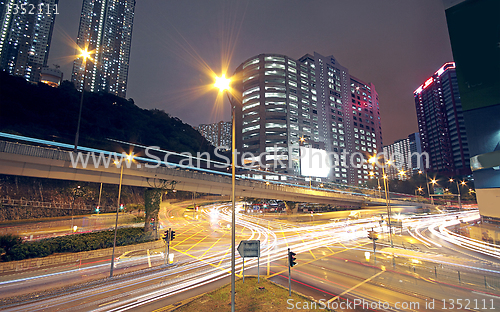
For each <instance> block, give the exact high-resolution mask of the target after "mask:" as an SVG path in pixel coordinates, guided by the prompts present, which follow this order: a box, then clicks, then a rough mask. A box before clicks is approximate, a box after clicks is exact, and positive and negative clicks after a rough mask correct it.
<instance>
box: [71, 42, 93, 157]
mask: <svg viewBox="0 0 500 312" xmlns="http://www.w3.org/2000/svg"><path fill="white" fill-rule="evenodd" d="M91 54H92V53H91V52H90V51H88V50H87V48H85V50H80V55H78V57H80V58H82V59H83V61H82V65H83V87H82V96H81V97H80V110H79V112H78V125H77V126H76V134H75V148H74V150H73V151H74V152H75V153H76V152H77V150H78V139H79V138H80V123H81V120H82V107H83V93H85V81H86V71H87V59H92V58H91Z"/></svg>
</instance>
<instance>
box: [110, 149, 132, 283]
mask: <svg viewBox="0 0 500 312" xmlns="http://www.w3.org/2000/svg"><path fill="white" fill-rule="evenodd" d="M132 160H133V156H132V155H127V157H126V161H127V162H131V161H132ZM114 164H115V165H118V164H120V184H119V185H118V202H117V203H116V221H115V237H114V238H113V252H112V254H111V268H110V269H109V277H113V268H114V266H115V248H116V233H117V232H118V212H119V211H120V197H121V194H122V180H123V167H124V166H123V163H122V162H118V161H115V163H114Z"/></svg>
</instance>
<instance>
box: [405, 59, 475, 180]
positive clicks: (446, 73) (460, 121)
mask: <svg viewBox="0 0 500 312" xmlns="http://www.w3.org/2000/svg"><path fill="white" fill-rule="evenodd" d="M413 95H414V98H415V107H416V110H417V119H418V128H419V132H420V139H421V144H422V150H423V151H424V152H427V153H428V154H429V160H430V167H429V169H428V171H430V172H438V173H441V174H444V175H448V176H454V175H466V174H470V172H471V171H470V168H469V147H468V143H467V135H466V133H465V125H464V116H463V112H462V103H461V101H460V93H459V91H458V84H457V74H456V71H455V63H454V62H449V63H446V64H444V65H443V66H442V67H441V68H439V69H438V70H437V71H436V72H435V73H434V75H432V77H430V78H429V79H427V80H426V81H425V82H424V83H423V84H422V85H420V87H418V89H417V90H415V91H414V92H413Z"/></svg>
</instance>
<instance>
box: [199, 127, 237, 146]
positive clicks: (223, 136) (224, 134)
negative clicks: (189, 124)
mask: <svg viewBox="0 0 500 312" xmlns="http://www.w3.org/2000/svg"><path fill="white" fill-rule="evenodd" d="M231 125H232V123H231V122H230V121H229V122H226V121H219V122H216V123H212V124H202V125H199V126H198V127H197V128H196V130H198V131H199V132H200V133H201V135H202V136H203V137H204V138H205V139H207V141H209V142H210V143H211V144H212V145H213V146H215V147H219V146H226V147H227V149H228V150H229V149H231V131H232V128H231Z"/></svg>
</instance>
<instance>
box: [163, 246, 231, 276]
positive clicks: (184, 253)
mask: <svg viewBox="0 0 500 312" xmlns="http://www.w3.org/2000/svg"><path fill="white" fill-rule="evenodd" d="M170 249H172V250H175V251H177V252H180V253H181V254H183V255H186V256H188V257H191V258H193V259H196V260H198V261H201V262H203V263H205V264H208V265H211V266H213V267H214V268H217V269H220V270H222V271H224V272H226V273H229V274H231V270H229V269H224V268H220V267H219V265H220V262H219V264H218V265H215V264H213V263H210V262H208V261H206V260H202V259H200V258H198V257H195V256H193V255H190V254H188V253H186V252H184V251H181V250H178V249H176V248H174V247H170ZM226 254H227V252H226ZM224 256H225V255H224ZM221 262H222V260H221Z"/></svg>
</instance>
